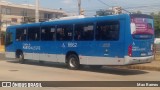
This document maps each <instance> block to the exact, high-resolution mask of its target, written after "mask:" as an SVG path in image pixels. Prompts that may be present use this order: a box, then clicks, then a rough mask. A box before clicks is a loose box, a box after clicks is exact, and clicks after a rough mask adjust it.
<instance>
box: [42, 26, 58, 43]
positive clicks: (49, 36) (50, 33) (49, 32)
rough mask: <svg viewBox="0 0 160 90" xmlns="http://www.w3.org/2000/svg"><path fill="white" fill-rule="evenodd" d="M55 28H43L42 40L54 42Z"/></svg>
mask: <svg viewBox="0 0 160 90" xmlns="http://www.w3.org/2000/svg"><path fill="white" fill-rule="evenodd" d="M55 32H56V31H55V28H54V27H49V26H45V27H42V28H41V40H42V41H54V40H55V34H56V33H55Z"/></svg>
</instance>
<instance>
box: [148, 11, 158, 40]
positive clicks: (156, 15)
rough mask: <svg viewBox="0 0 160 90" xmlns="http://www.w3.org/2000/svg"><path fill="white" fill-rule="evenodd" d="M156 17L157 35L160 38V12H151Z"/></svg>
mask: <svg viewBox="0 0 160 90" xmlns="http://www.w3.org/2000/svg"><path fill="white" fill-rule="evenodd" d="M150 15H151V16H153V18H154V29H155V37H156V38H160V12H159V13H158V14H155V13H151V14H150Z"/></svg>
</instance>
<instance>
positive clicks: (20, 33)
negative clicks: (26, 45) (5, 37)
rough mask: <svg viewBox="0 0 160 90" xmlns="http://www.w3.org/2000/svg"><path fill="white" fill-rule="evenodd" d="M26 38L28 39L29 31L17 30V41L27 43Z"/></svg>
mask: <svg viewBox="0 0 160 90" xmlns="http://www.w3.org/2000/svg"><path fill="white" fill-rule="evenodd" d="M26 38H27V29H26V28H17V29H16V41H26Z"/></svg>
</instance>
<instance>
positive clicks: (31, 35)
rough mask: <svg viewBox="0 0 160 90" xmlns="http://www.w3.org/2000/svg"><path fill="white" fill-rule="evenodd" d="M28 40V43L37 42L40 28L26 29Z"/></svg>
mask: <svg viewBox="0 0 160 90" xmlns="http://www.w3.org/2000/svg"><path fill="white" fill-rule="evenodd" d="M28 40H29V41H39V40H40V28H39V27H32V28H28Z"/></svg>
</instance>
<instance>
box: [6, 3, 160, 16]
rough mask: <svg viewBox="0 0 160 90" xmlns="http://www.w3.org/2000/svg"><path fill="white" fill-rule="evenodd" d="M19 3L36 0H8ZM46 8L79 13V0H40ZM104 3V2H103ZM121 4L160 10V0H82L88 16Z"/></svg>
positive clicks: (128, 8) (147, 11) (136, 9)
mask: <svg viewBox="0 0 160 90" xmlns="http://www.w3.org/2000/svg"><path fill="white" fill-rule="evenodd" d="M8 1H10V2H13V3H18V4H24V3H25V4H35V0H8ZM39 1H40V6H41V7H44V8H51V9H60V8H62V9H63V10H64V11H66V12H67V13H70V14H74V15H76V14H78V6H77V1H78V0H39ZM100 1H102V2H104V3H105V4H107V5H105V4H104V3H102V2H100ZM112 6H121V7H122V8H124V9H127V10H128V11H142V12H143V13H151V12H158V11H160V0H82V8H83V9H84V11H85V15H86V16H91V15H95V14H96V13H95V12H96V11H97V10H100V9H108V8H110V7H112Z"/></svg>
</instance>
